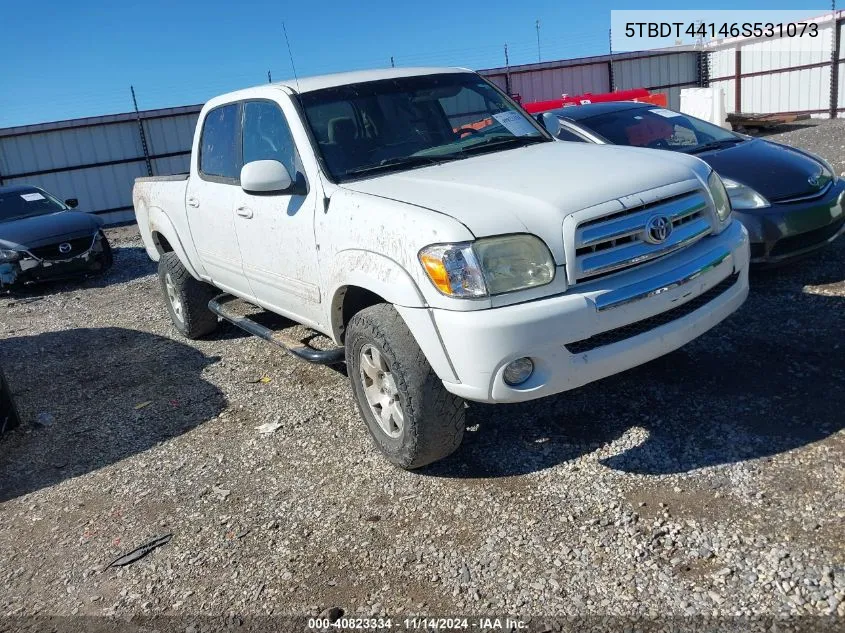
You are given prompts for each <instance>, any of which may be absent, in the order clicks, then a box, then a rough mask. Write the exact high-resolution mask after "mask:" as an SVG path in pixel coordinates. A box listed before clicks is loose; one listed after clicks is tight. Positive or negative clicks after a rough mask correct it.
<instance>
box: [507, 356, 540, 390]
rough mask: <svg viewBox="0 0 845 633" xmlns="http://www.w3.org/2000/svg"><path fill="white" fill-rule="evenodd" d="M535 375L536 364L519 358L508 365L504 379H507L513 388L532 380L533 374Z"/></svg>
mask: <svg viewBox="0 0 845 633" xmlns="http://www.w3.org/2000/svg"><path fill="white" fill-rule="evenodd" d="M533 373H534V363H533V362H532V360H531V359H530V358H527V357H525V358H517V359H516V360H515V361H511V362H510V363H508V364H507V366H506V367H505V373H504V374H503V375H502V377H503V378H504V379H505V382H506V383H507V384H509V385H510V386H511V387H515V386H516V385H521V384H522V383H524V382H525V381H526V380H528V379H529V378H531V374H533Z"/></svg>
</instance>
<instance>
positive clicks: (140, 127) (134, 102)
mask: <svg viewBox="0 0 845 633" xmlns="http://www.w3.org/2000/svg"><path fill="white" fill-rule="evenodd" d="M129 90H130V91H131V92H132V105H134V106H135V118H136V119H137V120H138V134H139V135H140V136H141V149H142V150H144V162H145V163H147V176H152V175H153V164H152V162H150V150H149V148H148V147H147V135H146V133H145V132H144V124H143V123H142V122H141V113H140V112H138V100H137V99H136V98H135V86H129Z"/></svg>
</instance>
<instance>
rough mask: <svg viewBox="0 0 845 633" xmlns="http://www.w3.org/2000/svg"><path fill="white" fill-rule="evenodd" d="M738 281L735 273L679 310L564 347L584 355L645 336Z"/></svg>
mask: <svg viewBox="0 0 845 633" xmlns="http://www.w3.org/2000/svg"><path fill="white" fill-rule="evenodd" d="M738 279H739V273H734V274H733V275H731V276H730V277H726V278H725V279H724V280H723V281H720V282H719V283H718V284H716V285H715V286H713V287H712V288H711V289H710V290H708V291H707V292H704V293H702V294H700V295H698V296H697V297H695V298H693V299H690V300H689V301H687V302H686V303H685V304H683V305H680V306H678V307H677V308H672V309H671V310H667V311H666V312H663V313H661V314H656V315H654V316H653V317H649V318H648V319H643V320H642V321H637V322H636V323H631V324H629V325H623V326H622V327H619V328H616V329H615V330H608V331H607V332H601V333H600V334H596V335H594V336H591V337H590V338H585V339H583V340H581V341H575V342H574V343H567V344H566V345H564V347H566V349H567V350H568V351H569V352H570V353H572V354H583V353H584V352H589V351H591V350H594V349H596V348H598V347H604V346H606V345H613V344H614V343H619V342H620V341H624V340H625V339H629V338H633V337H634V336H637V335H638V334H643V333H645V332H648V331H650V330H653V329H655V328H659V327H660V326H661V325H666V324H667V323H671V322H672V321H676V320H678V319H680V318H681V317H685V316H687V315H688V314H692V313H693V312H695V311H696V310H698V309H699V308H701V307H702V306H704V305H706V304H708V303H710V302H711V301H712V300H713V299H715V298H716V297H718V296H719V295H720V294H722V293H723V292H725V291H726V290H727V289H728V288H730V287H732V286H733V285H734V284H735V283H736V282H737V280H738Z"/></svg>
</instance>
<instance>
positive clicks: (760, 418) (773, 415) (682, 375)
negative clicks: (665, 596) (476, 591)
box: [422, 240, 845, 478]
mask: <svg viewBox="0 0 845 633" xmlns="http://www.w3.org/2000/svg"><path fill="white" fill-rule="evenodd" d="M843 262H845V240H843V241H842V243H837V245H836V248H832V249H828V250H826V251H824V252H823V253H821V254H819V256H817V257H815V258H812V259H808V260H805V261H803V262H800V263H798V264H797V265H795V266H794V267H791V268H783V269H779V270H775V271H766V272H765V273H754V274H752V282H751V283H752V290H751V293H750V296H749V299H748V301H747V302H746V304H745V305H744V306H743V307H742V309H740V311H739V312H737V313H736V314H735V315H733V316H731V317H730V318H729V319H727V320H726V321H725V322H723V323H722V324H720V325H719V326H717V327H716V328H714V329H713V330H711V331H710V332H708V333H707V334H705V335H704V336H702V337H701V338H700V339H698V340H696V341H693V342H692V343H690V344H689V345H687V346H686V347H684V348H682V349H680V350H678V351H676V352H674V353H672V354H669V355H667V356H665V357H663V358H659V359H657V360H655V361H652V362H651V363H649V364H647V365H643V366H641V367H638V368H635V369H633V370H631V371H629V372H626V373H624V374H620V375H618V376H614V377H611V378H608V379H606V380H604V381H601V382H598V383H594V384H592V385H588V386H586V387H584V388H581V389H577V390H574V391H571V392H568V393H563V394H560V395H558V396H554V397H551V398H547V399H544V400H538V401H535V402H529V403H524V404H519V405H500V406H490V405H478V404H472V405H470V408H469V409H468V411H467V423H468V425H469V426H470V427H477V429H476V430H475V431H474V432H468V433H467V435H466V437H465V440H464V446H463V447H462V448H461V449H460V450H459V451H458V452H457V453H456V454H455V455H453V456H452V457H450V458H449V459H447V460H444V461H443V462H440V463H437V464H433V465H432V466H430V467H429V468H427V469H425V470H424V471H422V472H424V473H425V474H428V475H433V476H442V477H467V478H478V477H503V476H512V475H521V474H525V473H530V472H535V471H539V470H543V469H546V468H550V467H552V466H555V465H556V464H559V463H562V462H566V461H569V460H572V459H575V458H577V457H579V456H581V455H584V454H587V453H591V452H594V451H596V450H597V449H599V448H601V447H602V446H605V445H607V444H608V443H611V442H614V441H616V440H619V439H620V438H622V436H623V435H625V434H626V432H628V431H629V430H630V429H632V428H634V427H640V428H642V429H643V430H644V431H645V432H646V434H647V436H648V438H647V439H646V440H645V441H643V442H642V443H640V444H639V445H635V446H633V447H630V444H631V442H632V441H634V440H632V439H631V438H628V439H623V440H622V441H620V442H619V445H620V448H619V452H618V453H616V454H615V455H613V456H611V457H607V458H604V459H602V463H603V464H604V465H605V466H607V467H608V468H612V469H615V470H619V471H624V472H631V473H641V474H668V473H683V472H687V471H690V470H693V469H696V468H703V467H707V466H714V465H719V464H728V463H734V462H739V461H743V460H748V459H754V458H760V457H766V456H769V455H775V454H777V453H781V452H784V451H788V450H791V449H795V448H800V447H802V446H805V445H807V444H810V443H812V442H816V441H819V440H822V439H824V438H826V437H828V436H830V435H832V434H834V433H836V432H837V431H839V430H840V429H842V428H845V414H844V413H843V412H845V389H843V385H845V335H843V333H845V282H843V281H842V280H843V279H845V274H843V273H845V263H843ZM821 284H835V286H833V288H834V289H835V292H836V293H837V295H838V296H826V295H821V294H813V293H812V292H810V291H809V290H806V289H805V286H808V285H821ZM830 288H831V286H828V289H830Z"/></svg>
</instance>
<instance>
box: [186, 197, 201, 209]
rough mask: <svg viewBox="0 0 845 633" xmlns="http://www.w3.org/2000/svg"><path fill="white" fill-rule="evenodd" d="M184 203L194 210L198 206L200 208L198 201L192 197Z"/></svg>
mask: <svg viewBox="0 0 845 633" xmlns="http://www.w3.org/2000/svg"><path fill="white" fill-rule="evenodd" d="M186 202H187V203H188V206H189V207H193V208H194V209H196V208H197V207H198V206H200V201H199V200H197V199H196V198H193V197H192V198H188V199H187V201H186Z"/></svg>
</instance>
